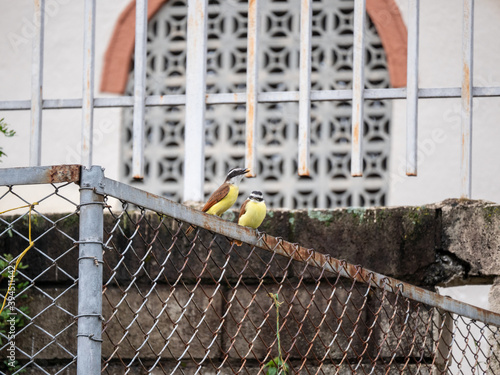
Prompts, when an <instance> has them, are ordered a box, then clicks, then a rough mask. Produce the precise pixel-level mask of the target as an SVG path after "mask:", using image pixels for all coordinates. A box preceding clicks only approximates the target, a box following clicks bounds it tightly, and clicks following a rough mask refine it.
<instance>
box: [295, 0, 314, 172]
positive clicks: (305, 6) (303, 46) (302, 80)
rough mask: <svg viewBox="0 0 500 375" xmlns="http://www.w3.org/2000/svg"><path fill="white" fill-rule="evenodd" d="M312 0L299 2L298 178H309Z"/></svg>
mask: <svg viewBox="0 0 500 375" xmlns="http://www.w3.org/2000/svg"><path fill="white" fill-rule="evenodd" d="M311 40H312V0H301V2H300V72H299V162H298V174H299V176H309V159H310V155H309V146H310V143H311V64H312V56H311Z"/></svg>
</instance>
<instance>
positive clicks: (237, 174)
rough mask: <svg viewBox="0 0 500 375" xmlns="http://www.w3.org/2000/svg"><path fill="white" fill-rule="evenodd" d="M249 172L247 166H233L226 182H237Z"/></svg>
mask: <svg viewBox="0 0 500 375" xmlns="http://www.w3.org/2000/svg"><path fill="white" fill-rule="evenodd" d="M247 172H248V169H246V168H233V169H231V170H230V171H229V172H228V173H227V177H226V182H229V183H232V184H237V183H238V182H240V181H241V179H242V178H243V177H244V174H245V173H247Z"/></svg>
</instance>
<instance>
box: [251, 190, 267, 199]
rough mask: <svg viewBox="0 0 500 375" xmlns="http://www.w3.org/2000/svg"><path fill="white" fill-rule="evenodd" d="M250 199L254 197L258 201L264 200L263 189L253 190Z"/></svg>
mask: <svg viewBox="0 0 500 375" xmlns="http://www.w3.org/2000/svg"><path fill="white" fill-rule="evenodd" d="M248 199H252V200H254V201H257V202H262V201H263V200H264V195H263V194H262V192H261V191H258V190H254V191H252V194H250V196H249V197H248Z"/></svg>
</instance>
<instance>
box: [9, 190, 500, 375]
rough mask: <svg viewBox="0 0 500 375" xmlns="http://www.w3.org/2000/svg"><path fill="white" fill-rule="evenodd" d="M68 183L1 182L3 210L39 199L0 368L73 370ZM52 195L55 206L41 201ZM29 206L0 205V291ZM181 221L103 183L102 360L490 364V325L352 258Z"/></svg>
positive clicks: (493, 363) (376, 367)
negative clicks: (108, 190) (322, 258)
mask: <svg viewBox="0 0 500 375" xmlns="http://www.w3.org/2000/svg"><path fill="white" fill-rule="evenodd" d="M75 188H77V186H76V185H75V184H52V185H49V186H43V189H40V190H38V191H35V192H33V190H30V193H29V194H28V193H27V191H24V190H23V189H22V187H18V186H9V187H2V189H3V190H2V192H1V194H0V207H2V210H5V209H7V208H14V207H16V204H17V203H19V204H18V206H21V205H26V204H31V203H33V202H35V201H36V202H39V206H35V210H34V213H33V215H32V223H33V225H32V227H33V228H32V230H33V232H32V237H33V240H34V242H35V246H34V247H33V248H32V249H31V250H30V251H29V252H28V254H27V255H26V258H24V259H23V264H29V267H27V268H21V269H20V270H19V272H18V275H17V276H16V286H21V287H20V288H19V289H18V290H17V291H16V293H17V296H16V308H15V313H16V314H17V317H18V318H19V322H18V324H17V325H16V326H15V332H14V333H15V335H14V339H15V354H16V360H17V364H16V366H17V367H15V368H12V367H8V365H7V360H5V361H3V360H2V364H1V365H0V366H1V367H0V374H21V373H27V374H74V373H76V351H77V347H76V346H77V345H76V343H77V340H76V335H77V327H76V322H77V299H78V289H77V283H78V261H77V260H78V222H79V216H78V213H79V206H78V203H76V202H73V201H72V200H71V199H69V198H68V197H70V196H75V194H74V191H71V194H69V189H75ZM47 189H50V190H47ZM41 190H43V191H41ZM21 191H22V193H21ZM67 191H68V194H66V192H67ZM37 194H38V196H37ZM55 201H57V204H59V203H61V202H63V204H64V205H65V206H66V207H67V209H66V212H67V213H65V214H50V215H49V214H45V213H42V212H45V211H43V210H42V209H41V208H42V207H43V208H45V209H47V207H51V205H53V204H56V203H55ZM7 206H8V207H7ZM38 208H40V209H38ZM28 211H29V209H28V208H23V209H21V210H20V211H14V212H13V213H12V214H4V215H1V216H0V244H1V248H2V251H1V254H0V261H1V263H0V265H2V269H1V270H0V272H1V274H2V280H1V284H0V289H1V295H2V297H3V296H4V295H5V291H6V288H7V280H6V271H8V269H9V267H10V266H11V265H13V264H14V262H15V261H16V259H17V257H18V255H19V254H20V253H21V252H22V250H23V249H24V248H26V247H27V245H28V227H29V225H28V224H29V222H28ZM189 226H190V224H189V223H187V222H183V221H180V220H177V219H175V218H173V217H170V216H166V215H164V214H160V213H157V212H155V211H152V210H148V209H144V208H141V207H137V206H135V205H134V204H133V203H131V202H127V201H118V200H116V199H115V198H113V197H111V196H105V205H104V243H103V252H104V263H103V273H104V276H103V280H104V281H103V284H104V285H103V292H102V293H103V320H102V338H103V343H102V373H104V374H269V375H271V374H278V373H281V374H497V373H500V349H499V344H500V333H499V331H498V328H497V327H495V326H492V325H488V324H486V323H483V322H480V321H477V320H471V319H468V318H465V317H463V316H461V315H457V314H453V313H449V312H447V311H444V310H442V309H440V308H436V307H433V306H429V305H426V304H423V303H420V302H417V301H414V300H412V299H409V298H407V297H405V296H403V294H402V293H401V290H400V289H396V290H394V291H392V292H391V291H388V290H387V289H386V288H381V287H380V285H379V284H377V283H375V282H374V281H373V279H372V274H371V273H370V272H369V271H367V270H365V269H363V268H361V267H354V266H352V265H349V264H347V263H343V267H344V268H345V270H346V271H347V270H348V271H349V272H347V274H349V273H350V274H352V272H353V270H354V272H355V273H356V275H355V277H346V276H345V275H346V273H340V272H333V271H331V270H328V269H327V268H325V267H322V266H319V265H318V266H313V265H311V262H306V259H303V260H302V261H301V260H300V257H301V256H303V255H297V254H295V255H294V256H289V255H283V254H285V253H286V252H284V251H281V250H283V249H281V248H280V247H282V241H281V240H280V239H278V240H277V241H274V242H273V243H275V246H270V247H269V248H259V247H255V246H250V245H248V244H245V243H244V244H243V245H242V246H237V245H236V244H234V243H233V242H232V239H231V238H227V237H225V236H223V235H221V234H218V233H216V232H214V231H209V230H206V229H204V228H201V227H199V228H197V230H196V231H194V232H193V233H192V234H191V235H190V236H189V237H188V236H186V234H185V232H186V230H187V228H188V227H189ZM264 237H265V235H264V234H261V239H263V238H264ZM266 243H271V242H266ZM298 249H299V247H298V246H297V251H298ZM8 254H11V255H12V256H10V255H8ZM311 254H312V253H311ZM387 280H389V278H387ZM23 283H24V284H23ZM1 319H2V320H1V321H0V324H2V326H1V327H0V328H1V330H0V339H1V344H0V350H1V353H2V358H6V357H7V355H8V349H9V345H11V342H12V340H10V339H9V330H10V326H9V324H8V322H7V319H8V316H5V315H4V316H2V317H1ZM283 363H284V364H285V365H282V364H283Z"/></svg>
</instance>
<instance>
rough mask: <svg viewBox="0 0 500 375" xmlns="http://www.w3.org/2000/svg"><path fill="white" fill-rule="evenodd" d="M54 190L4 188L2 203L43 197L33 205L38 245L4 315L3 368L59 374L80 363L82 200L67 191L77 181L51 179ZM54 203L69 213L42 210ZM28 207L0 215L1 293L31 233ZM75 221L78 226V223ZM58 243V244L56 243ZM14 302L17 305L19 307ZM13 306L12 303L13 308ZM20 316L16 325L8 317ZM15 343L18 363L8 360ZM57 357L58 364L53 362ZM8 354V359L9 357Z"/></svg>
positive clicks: (21, 272)
mask: <svg viewBox="0 0 500 375" xmlns="http://www.w3.org/2000/svg"><path fill="white" fill-rule="evenodd" d="M46 187H48V188H49V189H50V190H51V191H49V193H46V192H44V191H46V189H33V190H30V191H29V193H27V192H26V189H23V187H22V186H6V187H1V188H0V189H1V190H0V205H1V206H2V207H15V206H16V204H17V203H19V204H21V203H25V204H29V203H31V202H35V201H38V202H39V205H37V206H34V208H33V216H32V221H33V228H32V236H33V241H34V247H33V248H32V249H31V250H30V251H29V253H28V254H27V255H26V256H25V258H23V260H22V264H24V265H28V267H27V268H24V267H20V268H19V269H18V271H17V275H16V277H15V279H14V289H15V294H14V295H15V302H14V304H13V305H10V306H9V305H7V306H6V309H5V310H4V312H3V313H2V316H0V325H1V326H2V329H1V330H0V352H2V353H5V355H4V356H2V359H3V360H2V364H0V374H21V373H25V372H27V371H28V372H29V373H36V374H60V373H67V371H74V370H75V369H76V340H75V337H76V313H77V303H76V302H77V298H78V295H77V289H76V284H77V281H78V280H77V277H78V269H77V267H75V266H76V263H75V260H76V258H78V247H77V245H75V242H76V241H77V240H78V206H77V204H76V203H75V202H72V201H71V200H70V199H69V198H68V197H67V195H71V194H69V192H68V190H71V189H72V188H74V184H70V183H64V184H48V185H46ZM54 205H62V206H64V207H65V208H66V210H67V213H66V214H57V215H47V214H43V213H42V211H43V210H47V208H48V207H53V206H54ZM28 213H29V208H23V209H21V210H17V211H14V212H12V213H10V214H8V215H2V216H0V242H1V244H2V245H1V248H2V250H1V252H0V264H1V265H2V267H0V275H1V276H0V297H1V298H2V299H3V297H4V296H5V292H6V288H7V279H6V275H7V273H8V270H9V264H10V266H12V265H13V264H15V262H16V260H17V258H18V257H19V256H20V254H21V252H22V251H23V249H24V248H25V247H26V245H27V243H28V242H29V238H28ZM75 223H76V228H75V225H74V224H75ZM56 244H57V246H56ZM14 306H15V308H14ZM9 307H11V308H10V309H9ZM12 317H15V319H16V323H15V325H11V323H10V321H9V319H10V318H12ZM11 343H15V359H16V361H17V365H16V367H11V366H9V365H8V361H7V360H6V358H7V349H8V348H9V347H10V344H11ZM55 358H57V364H52V365H48V363H50V361H52V362H53V359H55ZM4 360H5V361H4Z"/></svg>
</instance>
